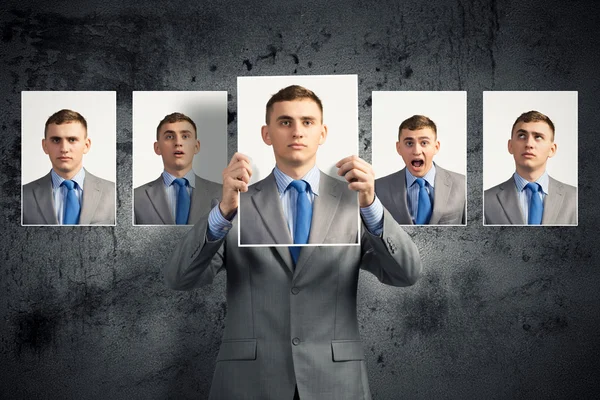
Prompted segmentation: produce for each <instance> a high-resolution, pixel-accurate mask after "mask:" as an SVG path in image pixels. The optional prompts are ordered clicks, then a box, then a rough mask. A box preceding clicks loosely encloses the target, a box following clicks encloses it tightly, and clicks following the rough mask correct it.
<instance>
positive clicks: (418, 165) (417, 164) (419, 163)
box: [410, 160, 425, 168]
mask: <svg viewBox="0 0 600 400" xmlns="http://www.w3.org/2000/svg"><path fill="white" fill-rule="evenodd" d="M424 163H425V162H424V161H423V160H412V161H411V162H410V164H411V165H412V166H413V167H415V168H421V167H422V166H423V164H424Z"/></svg>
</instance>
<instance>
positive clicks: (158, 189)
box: [146, 175, 193, 225]
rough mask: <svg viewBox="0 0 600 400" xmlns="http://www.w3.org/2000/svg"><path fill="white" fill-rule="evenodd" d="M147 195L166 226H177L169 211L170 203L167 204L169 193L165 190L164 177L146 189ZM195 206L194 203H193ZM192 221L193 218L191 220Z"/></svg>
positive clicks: (160, 177)
mask: <svg viewBox="0 0 600 400" xmlns="http://www.w3.org/2000/svg"><path fill="white" fill-rule="evenodd" d="M146 195H147V196H148V200H150V204H152V207H154V210H155V211H156V214H158V217H159V218H160V220H161V221H162V223H163V224H165V225H175V220H174V219H173V216H172V215H171V211H170V210H169V203H168V202H167V193H166V191H165V188H164V180H163V177H162V175H160V176H159V177H158V179H156V180H155V181H154V182H152V183H151V184H150V186H149V187H148V188H146ZM192 204H193V203H192ZM190 217H191V216H190ZM190 219H191V218H190Z"/></svg>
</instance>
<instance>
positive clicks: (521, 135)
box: [517, 133, 525, 139]
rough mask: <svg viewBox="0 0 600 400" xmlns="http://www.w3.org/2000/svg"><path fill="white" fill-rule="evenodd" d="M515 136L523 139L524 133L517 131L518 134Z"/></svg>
mask: <svg viewBox="0 0 600 400" xmlns="http://www.w3.org/2000/svg"><path fill="white" fill-rule="evenodd" d="M517 137H518V138H519V139H525V134H524V133H519V135H518V136H517Z"/></svg>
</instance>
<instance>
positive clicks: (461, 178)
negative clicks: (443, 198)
mask: <svg viewBox="0 0 600 400" xmlns="http://www.w3.org/2000/svg"><path fill="white" fill-rule="evenodd" d="M435 168H436V174H438V173H439V174H448V175H449V176H450V179H452V180H453V181H455V182H459V183H463V184H464V182H465V179H466V178H465V176H464V175H463V174H459V173H458V172H454V171H450V170H447V169H445V168H442V167H440V166H439V165H437V164H436V166H435Z"/></svg>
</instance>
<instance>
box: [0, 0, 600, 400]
mask: <svg viewBox="0 0 600 400" xmlns="http://www.w3.org/2000/svg"><path fill="white" fill-rule="evenodd" d="M94 3H96V4H94ZM144 3H145V4H144V5H143V6H141V3H140V2H134V1H128V0H119V1H114V0H109V1H106V0H105V1H102V2H100V1H94V2H92V1H90V2H87V4H77V5H75V3H73V5H67V3H65V2H62V1H46V2H44V3H42V2H39V4H36V3H34V2H27V1H14V0H8V1H4V2H3V5H2V6H0V7H1V8H0V32H1V38H0V64H1V67H2V69H1V71H2V72H1V75H0V90H1V93H2V94H3V95H2V97H1V99H0V101H1V106H0V115H1V120H0V137H1V138H2V140H1V141H0V152H1V157H0V163H1V166H2V167H1V171H0V185H1V191H0V202H1V209H0V218H1V220H2V240H1V241H0V249H1V250H0V254H1V255H0V398H7V399H13V398H14V399H33V398H37V399H45V398H48V399H54V398H86V399H138V398H139V399H141V398H143V399H163V398H205V397H206V396H207V393H208V390H209V387H210V381H211V377H212V372H213V369H214V363H215V357H216V354H217V351H218V346H219V343H220V337H221V332H222V328H223V321H224V316H225V313H226V304H225V297H224V289H225V288H224V283H225V279H224V278H225V276H224V275H222V276H220V277H219V278H218V279H217V281H216V282H215V283H214V284H213V285H212V286H210V287H206V288H202V289H199V290H196V291H193V292H182V293H180V292H174V291H170V290H167V289H166V288H165V286H164V285H163V283H162V276H161V273H160V267H161V265H162V263H163V262H164V260H165V259H166V258H167V256H168V254H169V251H170V248H171V246H172V245H173V243H174V242H176V241H177V238H178V237H180V236H181V235H182V233H183V232H184V231H183V230H182V229H178V228H177V227H164V228H161V227H159V228H155V227H152V228H145V227H135V228H134V227H132V226H131V219H130V215H131V214H130V213H131V211H130V210H131V198H132V190H131V163H132V160H131V151H132V144H131V92H132V91H133V90H227V91H229V93H230V96H229V105H228V107H229V125H228V135H229V154H230V155H231V154H232V153H233V151H234V149H235V148H236V143H235V132H236V129H237V126H236V108H237V106H236V77H237V76H254V75H256V76H258V75H287V74H336V73H340V74H342V73H343V74H346V73H352V74H353V73H357V74H358V76H359V118H360V125H359V127H360V132H361V156H363V157H365V158H366V159H368V160H370V151H371V150H370V129H371V91H372V90H467V91H468V130H469V134H468V196H469V197H468V199H469V200H468V218H469V225H468V226H467V227H465V228H461V227H452V228H440V227H425V228H419V229H416V228H413V229H409V232H410V233H411V235H413V238H414V240H415V242H416V243H417V245H418V247H419V249H420V250H421V253H422V256H423V259H424V262H425V268H426V272H425V275H424V276H423V278H422V279H421V281H420V282H419V283H417V285H415V286H414V287H411V288H408V289H405V290H403V289H396V288H390V287H385V286H383V285H380V284H379V283H378V282H377V281H376V279H375V278H374V277H372V276H369V275H368V274H367V273H364V274H362V276H361V281H360V284H359V292H360V295H359V318H360V322H361V326H362V335H363V338H364V341H365V351H366V355H367V359H368V368H369V377H370V384H371V389H372V392H373V397H374V398H375V399H397V398H411V399H430V398H557V399H558V398H570V397H578V398H586V397H587V398H590V397H593V394H594V393H595V394H596V395H597V394H598V391H599V390H598V370H599V367H600V362H599V361H598V354H600V333H599V332H600V331H599V329H600V313H599V312H598V310H599V306H600V291H599V290H598V288H599V286H600V270H599V269H598V268H597V262H596V261H595V260H596V259H597V258H598V256H599V254H598V253H599V246H598V238H597V227H598V226H599V224H600V221H599V217H598V206H599V204H598V197H599V196H600V193H599V190H598V186H596V184H598V178H597V177H596V174H597V170H598V167H599V165H598V161H597V160H598V157H597V155H596V149H597V148H598V145H599V143H600V140H599V139H598V137H599V136H598V134H597V132H596V128H597V127H598V126H600V116H599V115H598V107H597V105H598V97H599V95H600V90H599V89H600V87H599V82H600V80H598V78H597V76H598V68H597V66H598V65H600V56H599V53H598V48H599V45H600V35H599V34H598V30H597V25H596V18H597V16H598V9H597V7H595V6H594V3H593V2H589V1H572V2H561V1H556V0H550V1H545V2H543V1H533V0H529V1H525V2H522V1H506V2H499V1H496V0H487V1H483V0H480V1H474V2H471V1H460V0H458V1H453V2H443V1H435V0H429V1H405V2H402V3H398V2H395V1H389V0H388V1H381V2H376V3H374V2H372V1H363V0H346V1H343V2H342V1H338V0H334V1H330V2H328V4H325V3H323V4H322V3H321V2H318V1H315V0H307V1H303V2H299V3H297V4H296V3H293V4H284V3H283V2H279V1H273V0H271V1H264V2H262V3H261V4H260V5H258V4H256V5H255V4H247V3H246V2H244V1H239V0H238V1H230V2H208V1H202V2H198V3H194V4H188V3H187V2H166V1H149V2H144ZM23 90H116V91H117V104H118V110H117V129H118V132H117V141H118V144H117V162H118V220H117V223H118V224H117V226H116V227H114V228H113V227H101V228H88V227H86V228H62V229H57V228H51V227H28V228H24V227H21V226H20V184H21V182H20V168H21V166H20V165H21V162H20V145H21V142H20V118H21V115H20V92H21V91H23ZM484 90H578V91H579V104H580V105H579V160H580V165H579V210H580V211H579V226H578V227H569V228H562V227H555V228H542V229H523V228H517V227H497V228H494V227H483V226H482V225H481V223H482V209H481V204H482V190H481V187H482V132H481V127H482V117H481V110H482V91H484ZM184 229H185V228H184Z"/></svg>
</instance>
